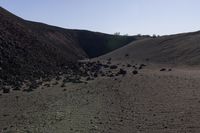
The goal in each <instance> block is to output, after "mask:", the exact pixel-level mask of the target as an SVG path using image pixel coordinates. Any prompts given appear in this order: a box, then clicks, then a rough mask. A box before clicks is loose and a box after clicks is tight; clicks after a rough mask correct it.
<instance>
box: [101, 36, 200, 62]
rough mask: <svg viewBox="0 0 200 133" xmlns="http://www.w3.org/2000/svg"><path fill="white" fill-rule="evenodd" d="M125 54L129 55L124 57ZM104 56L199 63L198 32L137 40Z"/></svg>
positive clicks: (117, 58) (199, 43)
mask: <svg viewBox="0 0 200 133" xmlns="http://www.w3.org/2000/svg"><path fill="white" fill-rule="evenodd" d="M125 54H128V55H129V57H125ZM104 57H106V58H108V57H111V58H113V59H115V60H133V61H134V60H139V61H145V60H149V61H150V62H153V63H161V64H162V63H165V64H176V65H200V32H194V33H186V34H178V35H171V36H163V37H158V38H150V39H144V40H139V41H136V42H132V43H130V44H129V45H127V46H125V47H123V48H120V49H118V50H116V51H113V52H111V53H109V54H107V55H105V56H104Z"/></svg>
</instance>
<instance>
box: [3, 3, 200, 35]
mask: <svg viewBox="0 0 200 133" xmlns="http://www.w3.org/2000/svg"><path fill="white" fill-rule="evenodd" d="M0 6H2V7H4V8H6V9H7V10H9V11H11V12H13V13H14V14H16V15H18V16H20V17H22V18H24V19H27V20H32V21H38V22H44V23H47V24H51V25H56V26H59V27H64V28H72V29H87V30H92V31H99V32H105V33H111V34H112V33H114V32H121V34H126V33H127V34H130V35H134V34H139V33H140V34H160V35H163V34H174V33H180V32H190V31H197V30H200V14H199V13H200V0H0Z"/></svg>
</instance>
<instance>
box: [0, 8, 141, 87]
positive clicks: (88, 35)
mask: <svg viewBox="0 0 200 133" xmlns="http://www.w3.org/2000/svg"><path fill="white" fill-rule="evenodd" d="M0 31H1V32H0V85H2V84H13V85H16V84H19V83H17V82H18V81H23V80H25V79H35V78H40V77H43V76H46V77H47V76H48V75H51V74H52V73H55V72H59V71H61V68H62V67H63V66H70V67H72V68H73V69H74V66H73V65H74V63H71V62H76V61H77V60H79V59H84V58H88V57H96V56H99V55H102V54H104V53H107V52H110V51H112V50H114V49H116V48H119V47H122V46H124V45H125V44H127V43H129V42H131V41H133V40H136V39H139V38H137V37H124V36H112V35H107V34H103V33H96V32H89V31H79V30H68V29H62V28H59V27H54V26H49V25H46V24H42V23H36V22H30V21H26V20H23V19H21V18H19V17H17V16H15V15H13V14H11V13H9V12H8V11H6V10H5V9H3V8H1V7H0Z"/></svg>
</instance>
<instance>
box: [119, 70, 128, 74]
mask: <svg viewBox="0 0 200 133" xmlns="http://www.w3.org/2000/svg"><path fill="white" fill-rule="evenodd" d="M118 74H119V75H125V74H126V70H123V69H120V70H119V72H118Z"/></svg>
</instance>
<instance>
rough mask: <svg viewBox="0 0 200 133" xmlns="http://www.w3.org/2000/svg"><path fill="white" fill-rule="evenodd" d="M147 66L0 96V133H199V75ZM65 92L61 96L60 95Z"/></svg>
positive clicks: (197, 72) (197, 71)
mask: <svg viewBox="0 0 200 133" xmlns="http://www.w3.org/2000/svg"><path fill="white" fill-rule="evenodd" d="M160 68H161V67H155V66H154V67H150V66H147V67H146V68H145V69H143V70H141V71H139V74H138V75H133V74H132V73H131V71H132V69H131V68H127V70H128V69H129V70H128V71H129V72H128V73H127V75H126V76H124V77H123V76H119V77H117V78H116V79H115V78H107V77H104V78H103V77H100V78H98V79H96V80H94V81H89V82H88V84H84V83H81V84H72V83H69V84H66V87H64V88H61V87H60V84H59V85H56V86H53V87H49V88H45V89H41V88H39V89H37V90H35V91H33V92H30V93H27V92H16V91H15V92H11V93H9V94H3V95H1V96H0V131H1V133H199V132H200V88H199V87H200V82H199V81H200V71H199V70H192V69H190V70H188V69H184V68H181V69H180V68H173V69H172V71H171V72H168V71H166V72H160ZM64 89H66V91H64Z"/></svg>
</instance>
